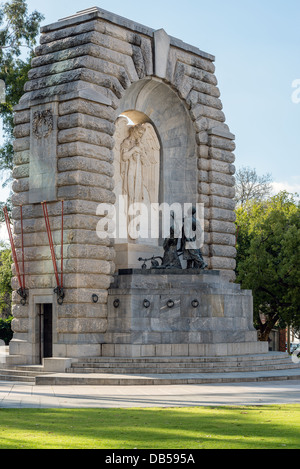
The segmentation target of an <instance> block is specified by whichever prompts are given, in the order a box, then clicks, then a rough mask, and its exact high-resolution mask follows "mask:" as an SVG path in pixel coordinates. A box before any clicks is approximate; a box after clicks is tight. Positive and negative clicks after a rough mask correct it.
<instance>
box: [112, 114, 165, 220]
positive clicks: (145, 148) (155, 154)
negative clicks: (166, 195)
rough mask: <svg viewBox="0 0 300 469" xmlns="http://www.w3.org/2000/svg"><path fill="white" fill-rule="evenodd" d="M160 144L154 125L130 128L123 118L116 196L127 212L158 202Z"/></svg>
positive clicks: (118, 140)
mask: <svg viewBox="0 0 300 469" xmlns="http://www.w3.org/2000/svg"><path fill="white" fill-rule="evenodd" d="M159 170H160V144H159V140H158V137H157V135H156V132H155V130H154V127H153V126H152V125H151V124H150V123H144V124H137V125H130V124H129V123H128V119H127V118H126V117H122V116H121V117H119V119H118V120H117V122H116V133H115V193H116V196H117V200H118V199H119V196H123V197H124V200H126V207H125V210H126V211H128V210H129V208H130V206H133V204H144V205H145V206H147V207H150V204H154V203H158V202H159V200H158V198H159Z"/></svg>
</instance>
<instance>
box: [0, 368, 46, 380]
mask: <svg viewBox="0 0 300 469" xmlns="http://www.w3.org/2000/svg"><path fill="white" fill-rule="evenodd" d="M43 370H44V368H43V366H41V365H31V366H29V365H27V366H26V365H21V366H17V365H15V366H10V367H9V368H7V367H6V368H0V381H15V382H22V383H31V384H35V379H36V376H38V375H49V373H46V372H45V371H43Z"/></svg>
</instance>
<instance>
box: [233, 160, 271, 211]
mask: <svg viewBox="0 0 300 469" xmlns="http://www.w3.org/2000/svg"><path fill="white" fill-rule="evenodd" d="M235 179H236V196H235V200H236V202H237V204H238V205H239V206H240V205H244V204H246V203H247V202H249V201H251V200H257V201H262V200H265V199H267V198H268V197H269V196H270V195H271V192H272V185H271V183H272V176H271V174H269V173H268V174H265V175H263V176H259V175H258V174H257V172H256V170H255V169H251V168H249V167H243V168H240V169H239V170H237V172H236V175H235Z"/></svg>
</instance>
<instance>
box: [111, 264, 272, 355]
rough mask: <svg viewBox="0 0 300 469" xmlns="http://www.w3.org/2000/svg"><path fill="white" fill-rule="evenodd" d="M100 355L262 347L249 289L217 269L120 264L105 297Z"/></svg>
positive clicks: (259, 349) (232, 352) (255, 350)
mask: <svg viewBox="0 0 300 469" xmlns="http://www.w3.org/2000/svg"><path fill="white" fill-rule="evenodd" d="M105 342H106V343H105V344H103V345H102V355H103V356H128V357H131V356H141V357H143V356H223V355H224V356H229V355H239V354H241V355H245V354H252V353H267V352H268V347H267V344H265V343H262V342H258V341H257V333H256V331H255V329H254V327H253V307H252V294H251V292H250V291H245V290H244V291H243V290H241V288H240V286H239V285H236V284H232V283H229V282H227V281H226V280H224V279H223V277H222V276H221V275H220V274H219V272H218V271H204V272H203V271H195V270H177V269H168V270H155V269H151V270H142V269H141V270H139V269H127V270H120V271H119V274H118V275H116V276H115V280H114V283H113V284H112V286H111V288H110V290H109V297H108V330H107V333H106V334H105Z"/></svg>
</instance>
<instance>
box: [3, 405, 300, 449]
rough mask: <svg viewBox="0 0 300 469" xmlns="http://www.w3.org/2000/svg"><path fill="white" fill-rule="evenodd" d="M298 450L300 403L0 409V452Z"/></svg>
mask: <svg viewBox="0 0 300 469" xmlns="http://www.w3.org/2000/svg"><path fill="white" fill-rule="evenodd" d="M133 448H137V449H299V448H300V405H286V406H285V405H280V406H257V407H197V408H194V407H193V408H192V407H191V408H161V409H159V408H155V409H153V408H149V409H0V449H133Z"/></svg>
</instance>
